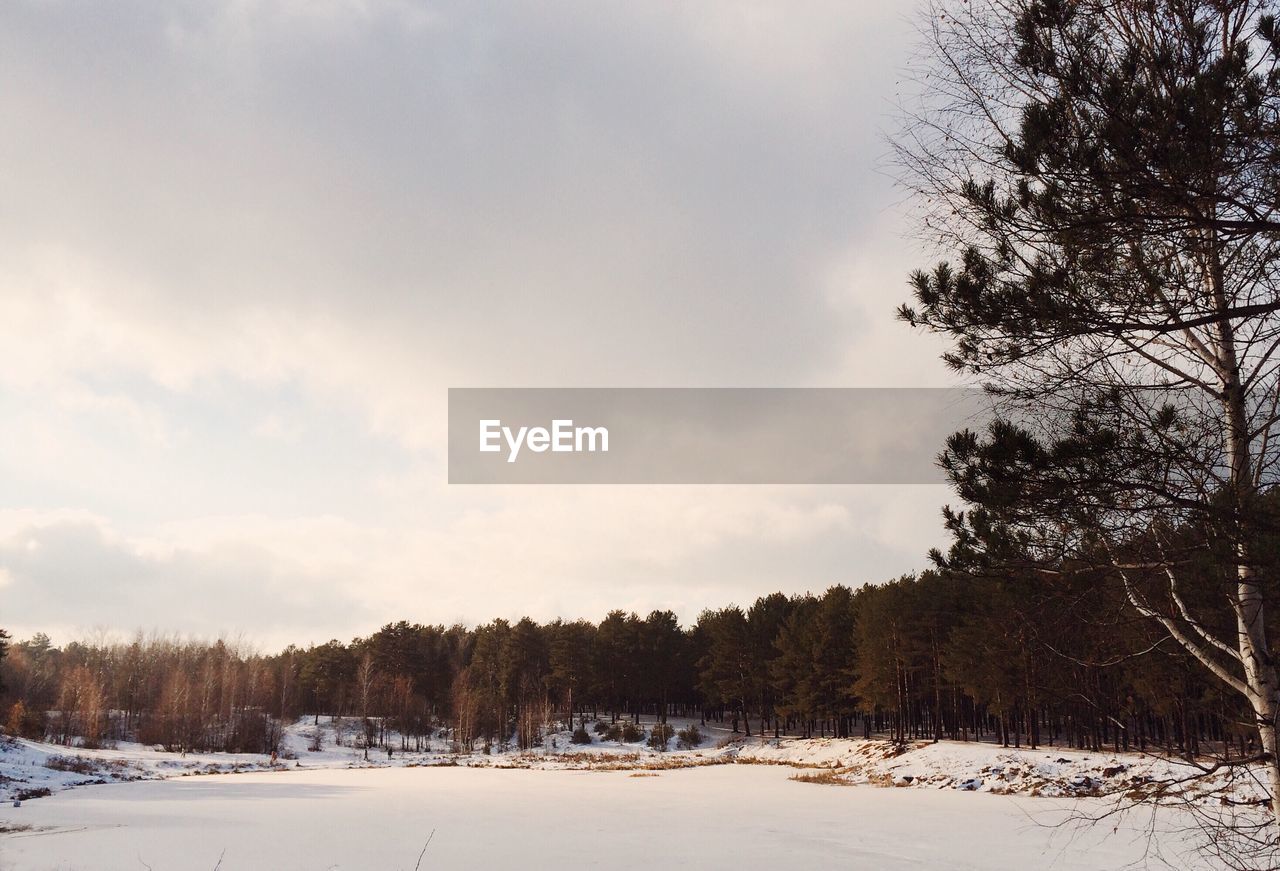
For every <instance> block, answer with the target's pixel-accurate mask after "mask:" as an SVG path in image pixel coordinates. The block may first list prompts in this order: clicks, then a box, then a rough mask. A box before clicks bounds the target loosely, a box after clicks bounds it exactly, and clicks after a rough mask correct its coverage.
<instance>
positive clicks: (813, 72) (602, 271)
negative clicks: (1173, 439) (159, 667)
mask: <svg viewBox="0 0 1280 871" xmlns="http://www.w3.org/2000/svg"><path fill="white" fill-rule="evenodd" d="M909 19H910V14H909V9H907V8H906V7H905V6H904V5H901V4H895V3H884V2H876V3H871V2H857V0H833V2H818V0H807V2H803V3H794V2H772V3H766V2H744V0H733V2H724V3H715V2H709V0H699V2H696V3H679V4H677V3H650V2H616V3H602V2H583V3H560V2H540V3H510V4H508V3H485V2H475V0H466V2H462V0H460V2H456V3H450V2H410V0H402V2H395V0H387V2H380V0H208V2H184V0H168V2H165V3H155V2H152V0H136V2H135V0H113V2H111V3H94V2H70V0H9V2H6V3H4V4H3V5H2V6H0V82H3V84H2V85H0V114H3V117H4V118H6V119H7V123H6V124H5V135H4V136H3V137H0V166H2V167H3V170H2V171H0V349H3V362H2V363H0V421H3V424H2V425H0V447H2V450H0V483H2V486H0V494H2V495H0V603H3V604H2V606H0V625H3V626H7V627H8V628H10V629H11V630H12V631H14V632H15V634H17V635H19V636H24V635H28V634H30V633H31V632H33V631H36V630H44V631H48V632H50V633H51V634H53V635H54V636H55V638H57V639H59V640H63V641H65V640H68V639H69V638H71V637H73V636H76V635H80V634H84V633H88V632H92V631H94V630H96V629H107V630H112V631H132V630H135V629H143V630H147V631H151V630H160V631H173V632H184V633H195V634H199V635H202V636H206V637H208V636H212V635H216V634H227V635H239V636H242V637H244V638H246V639H248V640H251V641H253V642H255V643H257V644H259V645H260V646H262V647H264V648H272V647H275V646H278V645H281V644H284V643H287V642H289V641H295V642H299V643H306V642H310V641H317V642H318V641H323V640H326V639H328V638H329V637H333V636H336V637H340V638H349V637H351V636H353V635H356V634H364V633H368V632H370V631H372V630H374V629H376V628H377V627H378V626H379V625H381V624H382V623H385V622H387V621H390V620H395V619H401V618H405V619H410V620H415V621H421V622H433V623H434V622H452V621H455V620H463V621H466V622H474V621H478V620H485V619H489V618H491V617H497V616H503V617H517V616H520V615H522V614H525V613H528V614H530V615H531V616H534V617H537V618H540V619H547V618H551V617H554V616H557V615H560V616H565V617H578V616H583V617H589V618H593V619H594V618H599V617H600V616H602V615H603V613H604V612H605V611H606V610H608V609H609V608H611V607H623V608H628V609H635V610H637V611H640V612H642V613H643V612H647V611H648V610H650V609H652V608H671V609H673V610H675V611H676V612H677V613H678V614H679V615H680V616H681V617H682V618H683V619H685V620H692V619H693V618H695V617H696V615H697V613H698V611H699V610H701V609H702V608H703V607H705V606H708V605H716V606H718V605H722V604H725V603H727V602H729V601H736V602H741V603H747V602H749V601H750V600H752V599H754V597H756V596H757V595H760V594H763V593H766V592H769V591H773V590H783V591H786V592H799V591H804V590H815V591H817V590H821V589H824V588H825V587H827V586H829V585H830V584H832V583H846V584H851V585H857V584H861V583H864V582H868V581H881V580H886V579H888V578H890V577H892V576H894V575H896V574H900V573H903V572H907V571H912V570H917V569H920V568H923V567H924V566H925V556H924V554H925V552H926V550H927V548H928V547H929V546H931V545H935V544H939V543H941V542H942V538H943V537H942V533H941V524H940V521H939V516H938V510H939V508H940V506H941V504H942V503H943V502H944V501H945V500H946V498H947V492H946V490H945V488H940V487H923V486H920V487H903V488H888V487H863V488H859V487H816V488H809V487H734V488H729V487H724V488H721V487H597V488H573V487H524V488H519V487H513V488H488V487H470V488H468V487H459V486H454V487H450V486H449V485H448V484H447V482H446V469H445V458H444V450H445V443H446V439H445V435H446V429H445V411H446V390H447V388H448V387H450V386H599V387H609V386H743V387H755V386H940V385H946V384H948V383H950V382H949V381H948V376H947V375H946V374H945V373H944V370H943V367H942V366H941V364H940V363H939V362H938V361H937V354H938V351H939V345H938V343H937V341H936V340H933V339H929V338H927V337H923V336H920V335H916V334H913V333H912V332H911V331H910V330H909V329H908V328H907V327H905V326H904V325H901V324H899V323H897V322H895V321H894V320H893V317H892V313H893V309H894V308H895V307H896V305H898V304H899V303H900V302H902V301H904V299H905V298H906V295H907V290H906V286H905V285H906V283H905V277H906V275H907V273H908V272H909V270H911V269H912V268H915V267H918V266H922V265H926V263H927V260H922V255H921V254H920V253H919V252H918V251H917V250H915V247H914V246H913V245H912V244H911V243H910V242H909V241H908V240H907V239H906V238H905V237H904V227H905V223H904V219H903V215H902V211H903V210H902V208H901V206H900V204H899V202H898V201H899V199H900V195H899V194H898V193H897V192H896V191H895V190H894V189H893V187H892V184H891V182H890V181H889V180H888V179H887V178H886V177H885V176H884V175H883V174H882V172H881V171H880V170H879V167H881V166H882V164H883V155H884V152H885V150H886V148H885V145H884V143H883V140H882V138H881V137H882V133H883V132H884V131H885V130H886V129H888V128H889V127H890V125H891V121H890V120H889V117H888V115H889V112H890V110H891V108H892V104H893V99H894V95H895V92H896V90H897V82H898V81H899V79H900V77H901V74H902V70H903V68H904V67H905V65H906V63H907V61H908V59H909V51H910V46H911V42H912V37H911V32H912V30H911V27H912V25H911V21H910V20H909Z"/></svg>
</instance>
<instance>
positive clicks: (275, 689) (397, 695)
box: [0, 567, 1256, 754]
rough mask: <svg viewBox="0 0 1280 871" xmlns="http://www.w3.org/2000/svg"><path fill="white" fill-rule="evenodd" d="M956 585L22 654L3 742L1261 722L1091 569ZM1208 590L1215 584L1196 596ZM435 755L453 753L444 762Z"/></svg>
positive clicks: (1089, 744) (226, 742) (1179, 729)
mask: <svg viewBox="0 0 1280 871" xmlns="http://www.w3.org/2000/svg"><path fill="white" fill-rule="evenodd" d="M1019 571H1020V569H1015V568H1013V567H1009V569H1008V570H1007V571H1004V572H998V571H988V572H982V573H975V572H972V571H969V572H961V571H958V570H954V569H948V568H940V569H937V570H929V571H925V572H922V573H920V574H918V575H913V576H907V577H902V578H899V579H897V580H895V581H892V582H890V583H886V584H880V585H866V586H863V587H861V588H858V589H856V590H854V589H850V588H849V587H846V586H841V585H837V586H833V587H831V588H830V589H828V590H827V591H826V592H824V593H822V594H821V595H809V594H806V595H798V596H787V595H784V594H782V593H773V594H771V595H767V596H762V597H760V598H758V599H756V600H755V602H753V603H752V604H751V605H750V606H748V607H745V608H744V607H740V606H737V605H730V606H727V607H724V608H720V609H718V610H706V611H704V612H703V613H702V614H701V615H700V616H699V617H698V619H697V620H696V621H695V622H694V623H693V624H692V625H691V626H681V625H680V623H679V621H678V620H677V618H676V616H675V615H674V614H673V613H672V612H670V611H653V612H652V613H650V614H648V615H647V616H640V615H637V614H633V613H626V612H623V611H612V612H610V613H609V614H608V615H607V616H606V617H605V618H604V619H603V620H600V621H599V622H590V621H586V620H575V621H565V620H555V621H552V622H549V623H538V622H535V621H533V620H530V619H528V618H525V619H521V620H518V621H515V622H510V621H507V620H494V621H492V622H489V623H485V624H483V625H480V626H476V627H473V628H468V627H464V626H460V625H454V626H442V625H431V624H421V623H411V622H407V621H400V622H397V623H390V624H387V625H386V626H383V627H382V628H381V629H379V630H378V631H377V632H375V633H373V634H371V635H369V636H368V637H363V638H356V639H353V640H352V641H350V642H342V641H339V640H332V641H329V642H327V643H325V644H319V645H312V646H309V647H306V648H300V647H296V646H290V647H288V648H286V649H285V650H283V651H281V652H279V653H275V654H270V655H267V654H261V653H255V652H253V651H250V650H248V649H245V648H242V647H238V646H236V645H234V644H229V643H227V642H226V641H222V640H219V641H215V642H213V643H204V642H198V641H191V640H185V641H184V640H176V639H169V638H162V637H144V636H141V635H139V636H137V637H135V638H133V639H131V640H128V641H123V640H98V641H75V642H72V643H69V644H67V645H65V646H63V647H56V646H54V645H53V644H52V643H51V641H50V639H49V638H48V637H47V636H44V635H36V636H35V637H33V638H30V639H26V640H23V641H18V642H11V643H9V644H8V648H7V654H8V655H7V656H6V657H5V658H4V659H3V660H2V661H0V680H2V681H3V693H4V695H3V697H2V698H3V699H4V703H3V705H4V707H3V709H4V710H6V711H7V714H6V716H5V719H4V725H5V730H6V732H8V733H9V734H13V735H22V736H26V737H30V738H40V739H45V740H50V741H56V742H60V743H64V744H80V745H83V746H89V747H93V746H102V745H104V744H109V743H111V742H113V741H119V740H131V741H140V742H143V743H146V744H150V745H158V746H161V747H163V748H165V749H168V750H173V751H207V750H227V751H243V752H262V753H267V752H271V751H272V750H274V749H277V748H278V746H279V741H280V737H281V734H282V728H283V726H284V725H285V724H287V723H289V722H292V721H293V720H294V719H296V718H298V717H301V716H312V717H317V718H318V717H319V716H321V715H326V716H330V717H334V718H344V719H347V720H348V721H349V722H350V723H352V724H353V725H354V727H355V730H356V734H357V736H358V737H357V738H356V740H357V741H359V743H360V744H362V745H363V746H365V747H366V748H369V747H380V748H383V749H386V748H388V747H390V748H392V749H399V750H410V749H418V750H421V749H424V748H425V747H427V746H428V745H427V743H426V742H427V740H428V739H429V738H431V737H433V736H437V737H439V736H443V737H445V738H446V739H447V740H448V741H449V742H450V743H451V744H452V745H453V747H454V749H456V750H459V751H470V750H479V749H489V748H492V747H493V746H495V745H499V746H504V747H518V748H528V747H532V746H535V745H537V744H539V743H540V742H541V741H542V740H543V739H544V738H545V736H546V735H547V734H548V732H549V731H551V730H554V729H558V728H568V727H569V726H570V724H574V725H578V724H585V723H586V722H587V721H588V720H596V719H603V720H607V721H610V722H614V723H616V722H619V721H631V722H640V721H641V718H645V719H647V720H649V721H653V722H665V721H666V719H667V718H668V717H681V718H693V719H697V720H699V721H700V722H702V723H707V722H711V723H714V724H716V725H717V726H718V727H720V728H723V729H724V730H726V731H727V732H728V733H730V734H737V735H740V736H743V737H749V736H757V737H781V736H804V737H820V736H836V737H870V736H873V735H879V736H885V737H888V738H891V739H893V740H897V741H908V740H939V739H951V740H988V741H997V742H999V743H1002V744H1006V745H1014V746H1027V747H1039V746H1045V745H1053V746H1069V747H1082V748H1088V749H1094V750H1097V749H1102V748H1104V747H1110V748H1115V749H1119V750H1127V749H1145V750H1152V749H1159V750H1161V751H1164V752H1168V753H1172V754H1199V753H1204V752H1215V753H1225V752H1230V751H1233V749H1234V750H1238V751H1240V752H1243V751H1245V750H1246V749H1247V748H1249V747H1251V746H1252V745H1253V742H1255V741H1256V730H1254V729H1252V728H1251V726H1250V725H1249V723H1248V718H1247V716H1246V713H1247V711H1246V709H1244V708H1243V707H1242V705H1241V703H1240V701H1239V700H1238V698H1236V697H1234V696H1233V695H1232V694H1229V693H1227V692H1225V691H1224V689H1223V688H1222V687H1221V686H1220V685H1218V684H1217V683H1216V682H1214V681H1213V680H1212V679H1211V676H1209V675H1206V674H1205V673H1204V671H1203V669H1201V668H1200V667H1199V666H1198V664H1197V663H1196V662H1194V661H1193V659H1192V658H1191V657H1190V655H1189V654H1187V652H1186V651H1185V650H1184V649H1183V648H1181V647H1180V646H1179V645H1177V644H1174V643H1170V642H1169V640H1168V638H1167V636H1166V635H1164V634H1163V632H1162V630H1161V629H1160V627H1159V626H1157V625H1154V624H1153V623H1152V622H1151V621H1150V620H1148V619H1145V618H1144V617H1143V615H1141V614H1140V613H1139V612H1138V611H1137V610H1136V609H1135V608H1134V607H1133V605H1132V603H1131V602H1129V601H1128V599H1127V598H1126V596H1125V594H1124V590H1123V587H1122V585H1121V584H1120V583H1119V582H1118V581H1117V580H1116V579H1114V578H1113V579H1112V582H1111V583H1098V579H1097V578H1096V577H1093V576H1092V575H1091V574H1090V573H1089V572H1083V571H1082V572H1072V571H1064V572H1059V573H1056V574H1055V573H1044V572H1037V573H1026V574H1019V573H1018V572H1019ZM1211 589H1212V586H1211V581H1210V580H1209V578H1208V576H1206V580H1205V583H1204V587H1203V589H1201V590H1196V589H1194V588H1192V589H1189V590H1188V591H1187V593H1186V595H1188V596H1189V597H1191V598H1193V599H1194V598H1195V597H1196V596H1199V595H1207V594H1208V593H1209V592H1210V591H1211ZM436 746H439V745H438V744H437V745H436Z"/></svg>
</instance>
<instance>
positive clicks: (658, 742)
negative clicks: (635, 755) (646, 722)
mask: <svg viewBox="0 0 1280 871" xmlns="http://www.w3.org/2000/svg"><path fill="white" fill-rule="evenodd" d="M675 732H676V730H675V729H673V728H671V727H670V726H669V725H667V724H666V723H656V724H655V725H654V727H653V729H652V731H650V732H649V746H650V747H652V748H653V749H654V750H666V749H667V742H668V741H670V740H671V736H672V735H674V734H675Z"/></svg>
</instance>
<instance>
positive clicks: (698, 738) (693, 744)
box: [676, 726, 702, 750]
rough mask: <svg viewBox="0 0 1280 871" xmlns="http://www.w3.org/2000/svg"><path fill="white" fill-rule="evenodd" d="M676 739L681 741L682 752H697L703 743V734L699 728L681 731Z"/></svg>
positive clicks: (693, 727) (694, 727)
mask: <svg viewBox="0 0 1280 871" xmlns="http://www.w3.org/2000/svg"><path fill="white" fill-rule="evenodd" d="M676 738H678V739H679V741H680V748H681V749H682V750H696V749H697V748H698V745H699V744H701V743H702V733H701V732H699V731H698V727H697V726H689V727H688V728H687V729H681V730H680V731H679V732H677V733H676Z"/></svg>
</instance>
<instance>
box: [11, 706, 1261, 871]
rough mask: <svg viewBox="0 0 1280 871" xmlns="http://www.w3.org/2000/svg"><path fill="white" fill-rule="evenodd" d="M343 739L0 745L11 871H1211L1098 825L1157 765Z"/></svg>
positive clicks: (1122, 821)
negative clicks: (459, 747)
mask: <svg viewBox="0 0 1280 871" xmlns="http://www.w3.org/2000/svg"><path fill="white" fill-rule="evenodd" d="M348 725H352V724H350V722H348ZM644 725H646V726H648V727H651V725H652V724H644ZM340 727H341V724H340V723H339V724H335V723H331V722H327V721H326V720H324V719H322V720H321V722H320V723H319V725H318V726H317V724H315V723H314V722H313V721H311V720H299V721H298V722H296V723H293V724H291V725H290V726H289V727H288V729H287V730H286V735H285V737H284V740H283V741H282V745H281V758H280V759H279V760H278V762H277V763H276V764H275V765H272V764H271V761H270V759H269V758H267V757H264V756H262V755H258V754H232V753H203V754H176V753H168V752H164V751H162V750H160V749H158V748H154V747H147V746H144V745H140V744H129V743H124V742H122V743H120V744H119V745H118V746H116V747H114V748H111V749H102V750H85V749H82V748H66V747H61V746H56V745H50V744H42V743H38V742H31V741H10V740H2V741H0V799H2V800H4V801H3V804H2V805H0V871H26V869H31V871H36V869H40V871H43V869H58V871H78V869H124V868H128V869H134V871H145V869H148V868H150V869H154V871H161V869H209V871H212V869H214V868H218V869H219V871H232V869H259V868H262V869H293V868H296V869H318V871H319V869H389V871H390V869H414V868H417V869H429V868H475V867H485V868H489V867H499V868H500V867H523V868H556V869H563V871H568V869H572V868H574V867H605V868H641V867H644V868H654V867H659V868H661V867H691V868H692V867H698V868H732V869H735V871H749V869H754V868H766V867H767V868H773V867H778V866H779V864H780V863H781V864H785V865H787V866H794V867H808V868H878V869H895V868H919V867H934V868H948V869H949V868H962V869H963V868H974V869H977V868H1010V869H1014V868H1016V869H1018V871H1026V869H1028V868H1060V869H1086V868H1088V869H1111V868H1116V869H1119V868H1128V867H1143V866H1144V865H1150V866H1151V867H1170V866H1172V867H1178V868H1183V867H1188V868H1189V867H1213V866H1212V865H1208V864H1204V865H1199V864H1198V863H1197V862H1196V861H1195V857H1194V856H1193V855H1192V854H1191V853H1190V851H1189V845H1190V844H1191V843H1192V840H1191V839H1193V838H1195V835H1194V834H1192V833H1189V831H1190V829H1191V828H1192V827H1193V818H1192V815H1191V814H1189V813H1187V812H1186V810H1185V809H1184V808H1182V807H1165V808H1161V809H1160V810H1159V811H1158V812H1153V810H1152V809H1151V808H1150V807H1149V806H1147V807H1144V808H1143V809H1141V810H1136V811H1131V812H1129V813H1128V814H1127V815H1124V816H1119V817H1116V816H1111V817H1108V818H1107V819H1106V820H1105V821H1104V822H1102V823H1098V824H1092V825H1091V824H1090V823H1089V822H1088V820H1087V818H1089V817H1098V816H1101V815H1103V814H1105V813H1106V812H1107V811H1109V810H1113V809H1115V808H1116V807H1117V803H1127V800H1128V798H1129V797H1132V796H1134V795H1136V794H1139V793H1143V792H1146V793H1147V794H1149V793H1150V791H1151V790H1153V789H1156V788H1158V787H1159V785H1160V784H1161V783H1162V782H1169V781H1172V780H1177V779H1180V778H1182V777H1184V776H1185V775H1186V773H1187V770H1186V766H1185V765H1184V764H1183V763H1178V762H1171V761H1169V760H1162V759H1157V758H1154V757H1151V756H1142V755H1138V754H1115V753H1109V752H1104V753H1088V752H1085V751H1078V750H1063V749H1061V748H1039V749H1037V750H1027V749H1022V750H1017V749H1012V748H1001V747H997V746H995V745H992V744H981V743H962V742H942V743H939V744H931V743H927V742H920V743H917V744H914V745H912V746H910V747H909V748H907V749H906V750H905V751H904V750H903V748H898V747H895V746H894V745H891V744H889V743H888V742H886V741H883V740H874V739H873V740H860V739H859V740H848V739H844V740H837V739H830V738H826V739H824V738H817V739H809V740H802V739H795V738H792V739H783V740H780V741H777V740H772V739H761V738H760V737H758V736H756V737H753V738H750V739H743V738H741V737H738V738H734V736H732V734H731V733H728V732H725V731H724V730H722V729H717V727H716V726H715V725H710V726H706V727H704V739H703V740H702V741H701V742H699V743H698V745H697V746H696V747H693V748H687V749H683V750H678V749H676V746H675V743H674V741H673V742H672V744H671V745H670V746H669V748H668V749H667V750H665V751H659V750H656V749H654V748H651V747H648V746H647V745H646V744H645V743H644V742H643V741H637V742H632V743H622V742H619V741H607V740H602V739H601V738H600V737H599V736H597V737H596V738H595V739H594V740H593V743H591V744H590V745H586V746H583V745H574V744H571V743H570V742H569V740H568V739H569V736H568V733H567V732H560V733H553V734H552V735H550V736H548V738H547V740H546V742H545V743H544V744H543V745H542V746H540V747H537V748H534V749H532V750H525V751H517V750H514V749H509V750H504V751H498V750H497V749H496V748H495V752H493V753H488V754H486V753H482V752H476V753H457V752H455V751H456V748H454V747H452V746H451V745H450V742H449V741H447V740H444V739H443V738H436V739H433V741H432V742H430V743H429V744H428V746H425V747H424V748H423V749H422V751H421V752H404V753H402V752H399V751H397V752H396V753H395V754H394V756H392V757H388V756H387V755H386V753H385V751H383V752H373V751H371V752H370V757H369V759H368V760H367V761H366V760H365V758H364V755H365V754H364V751H363V750H362V749H359V748H358V747H356V746H354V743H353V740H352V736H351V735H350V734H347V733H345V732H343V733H342V734H341V735H339V734H338V732H339V728H340ZM317 729H318V730H319V732H320V735H319V741H318V742H317V740H316V732H317ZM396 743H398V742H396ZM317 745H318V749H315V750H311V749H309V748H311V747H317ZM805 781H816V782H805ZM1252 791H1253V790H1252V787H1251V784H1250V783H1249V782H1248V778H1244V780H1243V782H1240V781H1237V782H1234V783H1227V782H1224V781H1222V780H1221V779H1220V778H1215V779H1214V780H1212V781H1208V782H1201V783H1198V784H1196V785H1194V786H1191V787H1189V788H1183V791H1182V792H1180V793H1179V794H1178V796H1180V798H1178V799H1177V800H1175V801H1174V802H1173V803H1174V804H1178V803H1179V802H1180V801H1181V800H1191V801H1192V802H1193V803H1194V804H1195V805H1197V806H1198V807H1201V808H1213V807H1218V806H1220V805H1221V798H1222V797H1223V795H1224V794H1230V795H1231V796H1232V797H1234V798H1245V797H1248V796H1249V795H1250V794H1251V793H1252ZM16 798H20V799H22V801H21V804H20V806H16V807H15V806H14V801H13V800H14V799H16ZM433 830H434V832H435V834H434V836H432V834H431V833H432V831H433ZM429 837H430V838H431V841H430V844H427V839H428V838H429ZM424 845H426V852H425V853H423V847H424ZM419 855H421V857H422V862H421V864H420V865H419V864H418V857H419ZM219 860H221V864H220V865H219ZM1165 863H1167V864H1165Z"/></svg>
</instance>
